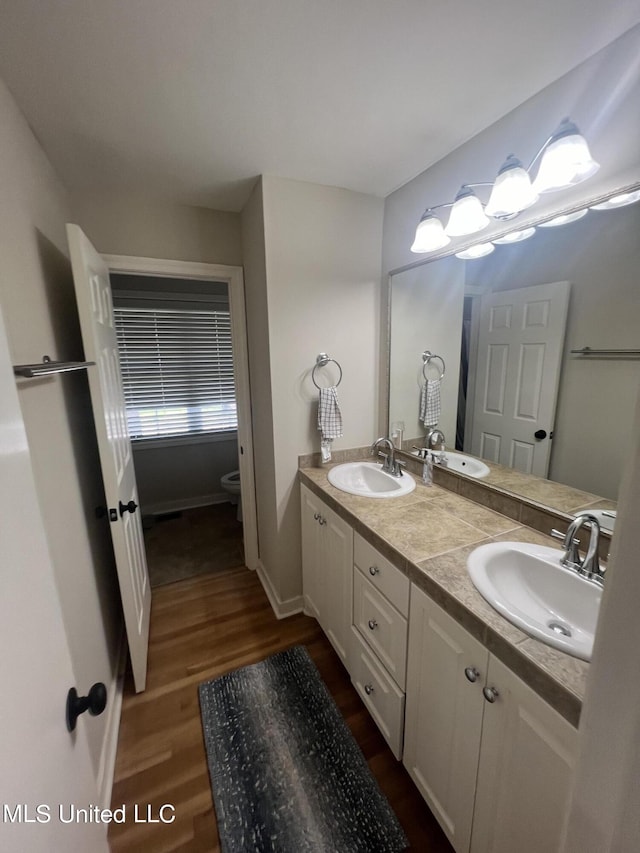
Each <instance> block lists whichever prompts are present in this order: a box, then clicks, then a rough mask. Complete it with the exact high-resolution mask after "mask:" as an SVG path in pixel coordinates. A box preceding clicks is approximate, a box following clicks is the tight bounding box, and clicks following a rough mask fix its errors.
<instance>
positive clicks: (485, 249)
mask: <svg viewBox="0 0 640 853" xmlns="http://www.w3.org/2000/svg"><path fill="white" fill-rule="evenodd" d="M494 249H495V246H494V245H493V243H476V244H475V246H469V248H468V249H465V250H464V252H456V258H460V259H461V260H463V261H475V259H476V258H484V257H485V256H486V255H490V254H491V252H493V250H494Z"/></svg>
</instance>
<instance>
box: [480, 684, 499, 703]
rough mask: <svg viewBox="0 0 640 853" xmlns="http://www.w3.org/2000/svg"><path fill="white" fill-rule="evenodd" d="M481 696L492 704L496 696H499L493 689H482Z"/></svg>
mask: <svg viewBox="0 0 640 853" xmlns="http://www.w3.org/2000/svg"><path fill="white" fill-rule="evenodd" d="M482 694H483V696H484V698H485V699H486V700H487V702H491V703H492V704H493V703H494V702H495V701H496V699H497V698H498V696H499V695H500V694H499V693H498V691H497V690H496V688H495V687H483V688H482Z"/></svg>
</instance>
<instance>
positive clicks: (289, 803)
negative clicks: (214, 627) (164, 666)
mask: <svg viewBox="0 0 640 853" xmlns="http://www.w3.org/2000/svg"><path fill="white" fill-rule="evenodd" d="M199 692H200V709H201V712H202V725H203V729H204V738H205V744H206V749H207V758H208V763H209V773H210V775H211V785H212V789H213V799H214V803H215V808H216V815H217V820H218V830H219V833H220V844H221V847H222V850H223V853H249V851H251V853H396V851H401V850H405V849H406V848H407V847H408V841H407V839H406V836H405V834H404V832H403V830H402V828H401V826H400V824H399V823H398V820H397V818H396V816H395V814H394V813H393V811H392V809H391V806H390V805H389V803H388V801H387V799H386V798H385V796H384V795H383V793H382V792H381V791H380V789H379V787H378V784H377V782H376V780H375V779H374V777H373V775H372V774H371V771H370V770H369V768H368V766H367V763H366V761H365V759H364V756H363V754H362V752H361V751H360V748H359V747H358V745H357V743H356V742H355V740H354V739H353V736H352V734H351V732H350V731H349V728H348V726H347V725H346V723H345V722H344V720H343V719H342V716H341V715H340V711H339V710H338V708H337V706H336V704H335V702H334V701H333V698H332V697H331V695H330V694H329V691H328V690H327V688H326V687H325V685H324V683H323V682H322V679H321V678H320V674H319V673H318V670H317V669H316V667H315V665H314V663H313V662H312V660H311V658H310V657H309V655H308V654H307V651H306V649H304V648H303V647H302V646H296V647H295V648H292V649H288V650H287V651H284V652H280V653H278V654H276V655H273V656H272V657H270V658H267V660H265V661H262V662H261V663H257V664H254V665H253V666H247V667H244V668H243V669H238V670H235V671H234V672H230V673H229V674H228V675H224V676H222V677H221V678H216V679H215V680H213V681H208V682H206V683H205V684H201V685H200V687H199Z"/></svg>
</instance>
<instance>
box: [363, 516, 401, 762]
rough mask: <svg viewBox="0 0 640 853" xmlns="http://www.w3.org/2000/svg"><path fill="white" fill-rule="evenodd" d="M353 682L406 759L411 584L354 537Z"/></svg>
mask: <svg viewBox="0 0 640 853" xmlns="http://www.w3.org/2000/svg"><path fill="white" fill-rule="evenodd" d="M353 550H354V565H353V646H352V648H353V658H352V670H351V678H352V681H353V684H354V686H355V688H356V690H357V691H358V693H359V694H360V696H361V698H362V701H363V702H364V703H365V705H366V706H367V709H368V710H369V712H370V714H371V716H372V717H373V719H374V720H375V721H376V723H377V724H378V728H379V729H380V731H381V732H382V734H383V735H384V737H385V739H386V741H387V743H388V744H389V746H390V748H391V751H392V752H393V754H394V755H395V757H396V758H397V759H400V758H401V757H402V742H403V734H404V703H405V694H404V689H405V685H406V668H407V618H408V616H409V589H410V586H411V585H410V582H409V579H408V578H407V576H406V575H404V574H403V573H402V572H401V571H399V570H398V569H397V568H396V567H395V566H394V565H393V563H391V562H390V561H389V560H387V558H386V557H384V556H383V555H382V554H381V553H380V552H379V551H377V550H376V549H375V548H374V547H373V546H372V545H371V544H370V543H369V542H367V540H366V539H364V538H363V537H362V536H360V535H359V534H358V533H356V534H355V535H354V547H353Z"/></svg>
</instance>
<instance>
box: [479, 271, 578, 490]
mask: <svg viewBox="0 0 640 853" xmlns="http://www.w3.org/2000/svg"><path fill="white" fill-rule="evenodd" d="M569 287H570V285H569V282H568V281H559V282H554V283H552V284H540V285H535V286H532V287H522V288H519V289H517V290H505V291H500V292H497V293H488V294H486V295H485V296H483V297H482V300H481V308H480V326H479V334H478V356H477V365H476V381H475V394H474V407H473V414H472V425H471V447H470V448H469V449H470V452H471V453H473V454H474V455H475V456H481V457H482V458H484V459H488V460H489V461H491V462H499V463H501V464H502V465H507V466H509V467H510V468H515V469H516V470H517V471H522V472H524V473H526V474H535V475H536V476H538V477H546V476H547V473H548V470H549V457H550V454H551V439H552V434H553V422H554V418H555V410H556V397H557V394H558V382H559V379H560V366H561V362H562V349H563V344H564V331H565V325H566V321H567V308H568V305H569ZM465 444H466V442H465Z"/></svg>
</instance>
